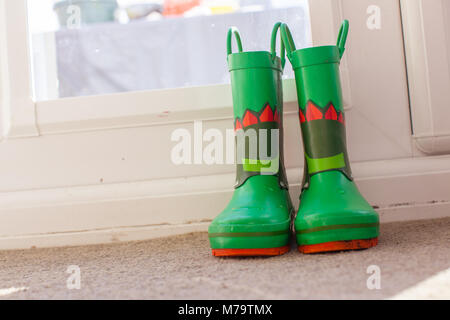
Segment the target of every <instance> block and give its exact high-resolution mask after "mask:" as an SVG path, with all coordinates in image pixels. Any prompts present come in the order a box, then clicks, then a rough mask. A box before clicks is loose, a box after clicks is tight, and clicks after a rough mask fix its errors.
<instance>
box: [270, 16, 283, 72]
mask: <svg viewBox="0 0 450 320" xmlns="http://www.w3.org/2000/svg"><path fill="white" fill-rule="evenodd" d="M280 26H281V22H277V23H275V25H274V26H273V29H272V37H271V40H270V53H271V55H272V60H274V59H275V57H276V56H277V52H276V51H277V49H276V46H277V34H278V29H280ZM280 58H281V68H282V69H284V66H285V64H286V49H285V47H284V41H283V39H281V31H280Z"/></svg>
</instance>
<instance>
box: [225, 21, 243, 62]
mask: <svg viewBox="0 0 450 320" xmlns="http://www.w3.org/2000/svg"><path fill="white" fill-rule="evenodd" d="M233 34H234V36H235V38H236V43H237V46H238V51H239V52H242V42H241V36H240V35H239V30H238V28H236V27H231V28H230V29H228V34H227V53H228V55H230V54H232V53H233V47H232V45H231V38H232V37H233Z"/></svg>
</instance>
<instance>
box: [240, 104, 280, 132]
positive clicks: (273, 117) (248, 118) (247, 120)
mask: <svg viewBox="0 0 450 320" xmlns="http://www.w3.org/2000/svg"><path fill="white" fill-rule="evenodd" d="M279 121H280V116H279V114H278V110H277V109H276V108H275V112H274V111H273V110H272V108H271V107H270V104H268V103H266V104H265V105H264V107H263V108H262V109H261V111H260V112H255V111H251V110H248V109H247V110H246V111H245V112H244V116H243V117H242V119H239V118H236V120H235V122H234V130H235V131H237V130H241V129H244V128H246V127H248V126H251V125H254V124H257V123H262V122H279Z"/></svg>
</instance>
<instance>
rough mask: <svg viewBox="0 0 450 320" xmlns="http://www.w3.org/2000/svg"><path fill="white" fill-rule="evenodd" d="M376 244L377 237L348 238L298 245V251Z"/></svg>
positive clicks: (306, 251) (341, 248) (340, 249)
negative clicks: (345, 239)
mask: <svg viewBox="0 0 450 320" xmlns="http://www.w3.org/2000/svg"><path fill="white" fill-rule="evenodd" d="M377 244H378V238H373V239H361V240H348V241H333V242H325V243H318V244H310V245H303V246H298V251H300V252H301V253H320V252H332V251H347V250H361V249H368V248H372V247H375V246H376V245H377Z"/></svg>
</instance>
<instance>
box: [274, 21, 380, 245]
mask: <svg viewBox="0 0 450 320" xmlns="http://www.w3.org/2000/svg"><path fill="white" fill-rule="evenodd" d="M281 33H282V38H283V42H284V44H285V46H286V50H287V56H288V58H289V60H290V62H291V64H292V67H293V69H294V72H295V81H296V85H297V95H298V103H299V118H300V125H301V131H302V137H303V145H304V152H305V166H304V167H305V171H304V178H303V186H302V193H301V195H300V207H299V210H298V213H297V216H296V219H295V224H294V225H295V230H296V237H297V244H298V246H299V247H298V248H299V251H300V252H303V253H314V252H325V251H340V250H352V249H363V248H370V247H373V246H375V245H376V244H377V241H378V232H379V220H378V214H377V213H376V212H375V211H374V210H373V208H372V207H371V206H370V205H369V203H367V201H366V200H365V199H364V198H363V196H362V195H361V194H360V193H359V191H358V189H357V187H356V185H355V183H354V182H353V179H352V174H351V170H350V162H349V160H348V156H347V147H346V133H345V117H344V110H343V103H342V91H341V83H340V78H339V64H340V60H341V58H342V55H343V53H344V50H345V42H346V39H347V33H348V21H347V20H345V21H344V23H343V24H342V27H341V30H340V31H339V38H338V42H337V46H321V47H313V48H307V49H302V50H296V49H295V44H294V42H293V40H292V36H291V33H290V31H289V28H288V27H287V26H286V25H285V24H283V25H282V26H281Z"/></svg>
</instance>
